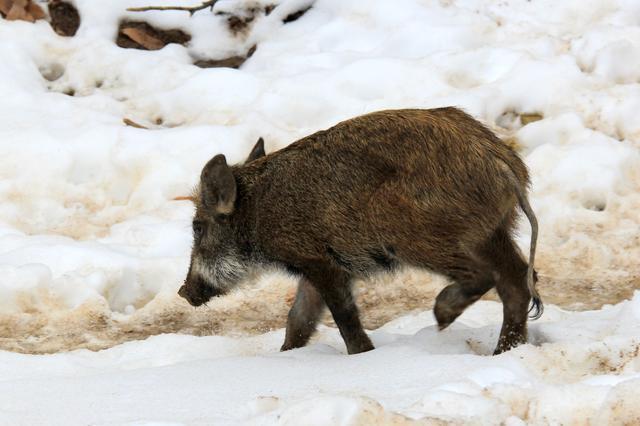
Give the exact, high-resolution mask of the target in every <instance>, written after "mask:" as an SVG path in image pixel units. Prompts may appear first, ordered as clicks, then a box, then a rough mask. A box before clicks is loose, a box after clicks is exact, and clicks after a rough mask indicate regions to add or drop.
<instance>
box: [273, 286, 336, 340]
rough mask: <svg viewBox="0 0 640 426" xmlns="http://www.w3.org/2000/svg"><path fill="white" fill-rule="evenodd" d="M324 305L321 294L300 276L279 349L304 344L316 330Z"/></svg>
mask: <svg viewBox="0 0 640 426" xmlns="http://www.w3.org/2000/svg"><path fill="white" fill-rule="evenodd" d="M325 306H326V305H325V303H324V300H322V296H320V293H318V291H317V290H316V289H315V288H314V287H313V285H311V283H310V282H309V280H307V279H306V278H304V277H302V278H300V282H299V283H298V291H297V293H296V299H295V301H294V302H293V306H292V307H291V310H290V311H289V317H288V318H287V334H286V336H285V339H284V344H283V345H282V347H281V348H280V350H281V351H288V350H289V349H295V348H301V347H303V346H304V345H306V344H307V342H308V341H309V338H310V337H311V335H312V334H313V332H314V331H316V325H317V324H318V321H319V320H320V317H321V316H322V312H323V311H324V308H325Z"/></svg>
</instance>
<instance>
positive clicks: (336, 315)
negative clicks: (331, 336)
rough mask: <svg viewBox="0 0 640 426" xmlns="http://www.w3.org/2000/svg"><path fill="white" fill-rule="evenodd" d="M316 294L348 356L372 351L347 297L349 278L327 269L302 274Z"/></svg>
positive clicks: (369, 341) (356, 309) (356, 310)
mask: <svg viewBox="0 0 640 426" xmlns="http://www.w3.org/2000/svg"><path fill="white" fill-rule="evenodd" d="M303 273H304V274H305V275H306V276H307V278H309V281H311V283H312V284H313V285H314V287H315V288H316V289H317V290H318V291H319V292H320V294H321V295H322V298H323V299H324V301H325V303H326V304H327V306H328V307H329V310H330V311H331V315H332V316H333V320H334V321H335V322H336V325H337V326H338V329H339V330H340V334H341V335H342V339H344V342H345V344H346V345H347V352H348V353H349V354H357V353H360V352H366V351H370V350H372V349H373V344H372V343H371V340H369V337H368V336H367V333H365V331H364V329H363V328H362V324H361V323H360V317H359V316H358V308H357V307H356V303H355V301H354V300H353V295H352V293H351V276H349V274H348V273H346V272H345V271H343V270H340V269H336V268H334V267H331V266H327V267H322V268H313V269H310V270H308V271H304V272H303Z"/></svg>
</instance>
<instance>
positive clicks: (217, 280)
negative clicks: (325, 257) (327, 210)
mask: <svg viewBox="0 0 640 426" xmlns="http://www.w3.org/2000/svg"><path fill="white" fill-rule="evenodd" d="M262 156H264V144H263V141H262V138H260V139H259V140H258V143H256V146H255V147H254V149H253V150H252V151H251V155H249V158H248V159H247V162H250V161H253V160H255V159H256V158H259V157H262ZM236 185H237V184H236V179H235V177H234V175H233V170H232V168H231V167H229V165H227V160H226V158H225V156H224V155H222V154H219V155H216V156H215V157H213V158H212V159H211V160H209V162H208V163H207V164H206V165H205V166H204V168H203V169H202V173H201V175H200V184H199V188H198V190H197V191H196V194H195V196H194V202H195V205H196V213H195V215H194V218H193V223H192V226H193V247H192V250H191V264H190V266H189V272H188V274H187V278H186V280H185V282H184V285H183V286H182V287H180V290H179V291H178V294H179V295H180V296H182V297H183V298H185V299H186V300H187V301H188V302H189V303H190V304H191V305H193V306H200V305H202V304H203V303H206V302H208V301H209V300H210V299H211V298H212V297H214V296H220V295H223V294H225V293H227V292H228V291H229V290H231V289H232V288H233V287H235V286H236V285H237V284H238V283H239V282H240V281H242V280H243V279H244V278H246V276H247V275H248V272H249V270H250V266H251V259H250V256H248V255H247V254H246V253H244V252H243V250H241V249H240V248H239V244H238V241H237V240H238V238H237V235H238V230H237V227H238V224H237V221H236V220H235V217H234V216H235V215H236V214H237V212H236V211H235V210H236V201H237V200H236V198H237V196H238V191H237V187H236Z"/></svg>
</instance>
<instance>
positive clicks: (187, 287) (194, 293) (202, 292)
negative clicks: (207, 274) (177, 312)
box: [178, 279, 219, 307]
mask: <svg viewBox="0 0 640 426" xmlns="http://www.w3.org/2000/svg"><path fill="white" fill-rule="evenodd" d="M178 295H179V296H180V297H182V298H183V299H185V300H186V301H187V302H189V304H190V305H191V306H196V307H197V306H200V305H203V304H205V303H207V302H208V301H209V300H211V298H212V297H214V296H218V295H219V293H218V292H216V290H215V289H213V287H211V286H210V285H208V284H207V283H206V282H204V281H203V280H201V279H195V280H189V279H187V281H185V283H184V285H183V286H182V287H180V290H178Z"/></svg>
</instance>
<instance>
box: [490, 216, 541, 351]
mask: <svg viewBox="0 0 640 426" xmlns="http://www.w3.org/2000/svg"><path fill="white" fill-rule="evenodd" d="M486 254H487V256H488V257H489V258H490V259H492V260H493V263H494V265H495V268H496V270H497V271H498V275H499V278H498V282H497V283H496V289H497V290H498V295H499V296H500V299H501V300H502V306H503V319H502V330H501V331H500V337H499V339H498V346H497V347H496V350H495V352H494V355H497V354H499V353H502V352H504V351H508V350H509V349H512V348H514V347H516V346H518V345H520V344H523V343H526V342H527V314H528V309H527V308H528V306H529V301H530V299H531V298H530V295H529V290H528V288H527V263H526V262H525V261H524V260H523V258H522V256H521V255H520V252H519V251H518V248H517V247H516V245H515V243H514V242H513V239H512V238H511V235H510V233H509V231H508V229H506V228H505V227H504V226H501V227H500V228H498V229H497V230H496V231H495V232H494V234H493V236H492V237H491V238H490V239H489V241H488V243H487V246H486Z"/></svg>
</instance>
